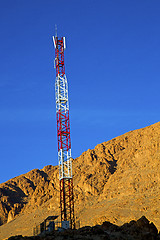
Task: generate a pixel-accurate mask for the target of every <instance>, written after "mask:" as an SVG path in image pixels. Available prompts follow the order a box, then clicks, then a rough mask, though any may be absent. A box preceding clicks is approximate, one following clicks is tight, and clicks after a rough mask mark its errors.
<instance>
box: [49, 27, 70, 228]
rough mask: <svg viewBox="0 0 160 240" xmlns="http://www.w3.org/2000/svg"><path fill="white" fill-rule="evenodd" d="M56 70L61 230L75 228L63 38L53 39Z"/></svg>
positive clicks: (64, 44)
mask: <svg viewBox="0 0 160 240" xmlns="http://www.w3.org/2000/svg"><path fill="white" fill-rule="evenodd" d="M53 43H54V47H55V60H54V66H55V68H56V82H55V96H56V117H57V138H58V162H59V181H60V208H61V224H62V226H61V227H62V228H66V229H67V228H71V229H73V228H75V218H74V199H73V179H72V158H71V138H70V122H69V102H68V83H67V78H66V75H65V64H64V50H65V49H66V43H65V37H57V30H56V36H55V37H53Z"/></svg>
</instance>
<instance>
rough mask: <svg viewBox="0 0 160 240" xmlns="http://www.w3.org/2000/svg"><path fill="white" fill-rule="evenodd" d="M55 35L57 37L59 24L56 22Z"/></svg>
mask: <svg viewBox="0 0 160 240" xmlns="http://www.w3.org/2000/svg"><path fill="white" fill-rule="evenodd" d="M55 37H57V24H55Z"/></svg>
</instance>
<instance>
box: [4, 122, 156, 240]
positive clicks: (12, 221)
mask: <svg viewBox="0 0 160 240" xmlns="http://www.w3.org/2000/svg"><path fill="white" fill-rule="evenodd" d="M159 146H160V122H159V123H156V124H154V125H151V126H149V127H146V128H143V129H139V130H134V131H131V132H128V133H126V134H124V135H122V136H119V137H117V138H114V139H112V140H110V141H108V142H104V143H102V144H98V145H97V146H96V147H95V149H93V150H90V149H89V150H88V151H86V152H84V153H83V154H82V155H81V156H80V157H78V158H76V159H74V161H73V173H74V196H75V214H76V218H77V220H80V222H81V226H85V225H90V226H93V225H95V224H102V222H104V221H110V222H112V223H115V224H118V225H122V224H123V223H124V222H129V221H130V220H133V219H135V220H136V219H138V218H140V217H141V216H142V215H145V216H146V217H147V218H148V219H150V221H152V222H153V223H154V224H155V225H156V227H157V228H158V229H160V218H159V217H160V210H159V203H160V184H159V183H160V148H159ZM57 214H59V181H58V168H57V166H56V167H53V166H46V167H44V168H43V169H42V170H38V169H35V170H32V171H30V172H28V173H26V174H23V175H21V176H18V177H16V178H13V179H11V180H9V181H7V182H6V183H3V184H0V224H1V226H0V239H3V238H6V237H9V236H10V235H16V234H22V235H32V227H33V226H35V225H37V224H38V223H40V222H41V221H43V219H44V218H45V217H47V216H48V215H57ZM7 222H8V223H7Z"/></svg>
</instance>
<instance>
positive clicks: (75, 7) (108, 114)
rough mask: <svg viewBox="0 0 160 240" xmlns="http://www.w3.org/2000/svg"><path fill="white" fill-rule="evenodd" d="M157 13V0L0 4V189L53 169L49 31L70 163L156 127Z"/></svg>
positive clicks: (1, 0) (159, 85) (3, 0)
mask: <svg viewBox="0 0 160 240" xmlns="http://www.w3.org/2000/svg"><path fill="white" fill-rule="evenodd" d="M159 13H160V1H159V0H154V1H151V0H150V1H149V0H134V1H133V0H130V1H128V0H121V1H119V0H67V1H66V0H60V1H55V0H14V1H13V0H0V161H1V168H0V182H4V181H6V180H8V179H10V178H12V177H15V176H18V175H20V174H23V173H26V172H28V171H30V170H32V169H34V168H39V169H41V168H43V167H44V166H46V165H49V164H52V165H57V162H58V160H57V135H56V117H55V93H54V82H55V69H54V68H53V60H54V48H53V43H52V35H54V27H55V24H57V27H58V35H59V36H65V37H66V41H67V49H66V52H65V64H66V75H67V78H68V83H69V100H70V122H71V141H72V156H73V158H76V157H78V156H79V155H80V154H81V153H82V152H84V151H86V150H87V149H88V148H90V149H92V148H94V147H95V146H96V145H97V144H98V143H102V142H104V141H108V140H110V139H112V138H114V137H116V136H119V135H121V134H123V133H125V132H128V131H130V130H134V129H137V128H142V127H145V126H148V125H150V124H153V123H156V122H158V121H159V119H160V111H159V108H160V107H159V102H160V94H159V89H160V81H159V78H160V14H159Z"/></svg>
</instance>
